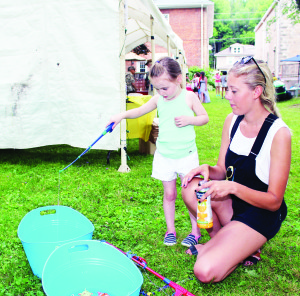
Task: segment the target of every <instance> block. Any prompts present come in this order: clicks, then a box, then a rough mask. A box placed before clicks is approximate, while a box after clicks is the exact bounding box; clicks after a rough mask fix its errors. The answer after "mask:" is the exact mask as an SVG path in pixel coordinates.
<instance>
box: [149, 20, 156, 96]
mask: <svg viewBox="0 0 300 296" xmlns="http://www.w3.org/2000/svg"><path fill="white" fill-rule="evenodd" d="M150 24H151V58H152V65H154V63H155V61H156V60H155V39H154V18H153V16H152V15H150ZM154 95H156V89H155V88H154V87H153V96H154Z"/></svg>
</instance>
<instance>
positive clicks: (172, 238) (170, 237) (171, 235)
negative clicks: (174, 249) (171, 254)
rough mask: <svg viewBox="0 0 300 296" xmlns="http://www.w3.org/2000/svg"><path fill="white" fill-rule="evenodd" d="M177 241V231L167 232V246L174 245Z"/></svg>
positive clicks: (165, 241)
mask: <svg viewBox="0 0 300 296" xmlns="http://www.w3.org/2000/svg"><path fill="white" fill-rule="evenodd" d="M176 243H177V241H176V232H166V235H165V239H164V244H165V245H167V246H173V245H175V244H176Z"/></svg>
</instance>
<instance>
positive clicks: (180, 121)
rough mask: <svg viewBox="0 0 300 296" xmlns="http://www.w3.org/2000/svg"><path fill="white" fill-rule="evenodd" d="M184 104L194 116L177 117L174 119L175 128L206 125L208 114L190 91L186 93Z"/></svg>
mask: <svg viewBox="0 0 300 296" xmlns="http://www.w3.org/2000/svg"><path fill="white" fill-rule="evenodd" d="M186 103H187V105H188V106H189V107H190V108H191V109H192V110H193V111H194V113H195V114H196V116H177V117H175V124H176V126H177V127H179V128H180V127H184V126H187V125H197V126H200V125H204V124H206V123H208V120H209V119H208V114H207V112H206V110H205V109H204V107H203V106H202V104H201V102H200V100H199V98H198V96H197V95H196V94H195V93H194V92H191V91H187V94H186Z"/></svg>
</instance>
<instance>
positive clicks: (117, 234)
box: [0, 93, 300, 296]
mask: <svg viewBox="0 0 300 296" xmlns="http://www.w3.org/2000/svg"><path fill="white" fill-rule="evenodd" d="M211 100H212V103H210V104H205V105H204V106H205V108H206V110H207V112H208V114H209V117H210V121H209V123H208V124H207V125H205V126H203V127H196V134H197V147H198V151H199V157H200V162H201V163H209V164H212V165H213V164H215V163H216V161H217V158H218V153H219V146H220V139H221V131H222V126H223V122H224V119H225V117H226V116H227V114H228V113H230V112H231V109H230V106H229V104H228V102H227V100H222V99H220V98H216V97H215V96H214V94H213V93H211ZM278 106H279V108H280V112H281V114H282V117H283V119H284V121H285V122H286V123H287V124H288V125H289V127H290V128H291V129H292V132H293V138H292V150H293V151H292V165H291V172H290V178H289V182H288V186H287V190H286V194H285V199H286V202H287V205H288V216H287V218H286V220H285V222H284V223H283V226H282V228H281V230H280V232H279V233H278V234H277V236H276V237H275V238H274V239H272V240H271V241H269V242H268V243H267V244H266V245H265V246H264V248H263V251H262V258H263V260H262V262H260V263H259V264H258V265H257V266H255V267H249V268H244V267H239V268H238V269H237V270H236V271H235V272H234V273H233V274H231V275H230V276H229V277H228V278H226V279H225V280H224V281H223V282H221V283H218V284H202V283H200V282H199V281H197V280H196V279H195V277H194V275H193V265H194V262H195V258H194V257H189V256H187V255H186V254H185V253H184V251H185V248H184V247H183V246H181V245H180V243H178V244H177V245H176V246H174V247H166V246H164V245H163V243H162V241H163V237H164V233H165V230H166V229H165V220H164V215H163V208H162V195H163V188H162V185H161V183H160V181H157V180H154V179H152V178H151V177H150V175H151V168H152V158H153V156H152V155H141V154H139V151H138V148H139V147H138V140H129V141H128V155H129V157H130V160H128V165H129V167H130V169H131V172H129V173H119V172H118V168H119V166H120V152H119V151H114V152H112V153H111V156H110V164H107V160H106V156H107V151H97V150H91V151H90V152H89V153H87V154H86V155H84V157H82V158H81V159H80V160H78V161H77V162H76V163H75V164H74V165H72V166H71V167H70V168H69V169H68V170H66V171H64V172H63V173H61V174H60V176H59V170H61V169H62V168H64V167H65V166H66V165H67V164H69V163H70V162H71V161H73V160H74V159H75V158H76V157H77V156H78V155H79V154H80V153H81V152H82V151H83V150H82V149H78V148H72V147H69V146H66V145H60V146H48V147H41V148H34V149H26V150H14V149H2V150H0V163H1V166H0V190H1V208H0V262H1V267H0V295H5V296H8V295H13V296H17V295H44V293H43V289H42V284H41V281H40V279H39V278H37V277H35V276H34V275H33V274H32V272H31V269H30V265H29V263H28V261H27V259H26V255H25V253H24V251H23V247H22V244H21V242H20V240H19V238H18V236H17V229H18V225H19V223H20V221H21V220H22V218H23V217H24V216H25V215H26V214H27V213H28V212H29V211H31V210H33V209H35V208H38V207H42V206H46V205H57V204H58V200H59V204H60V205H65V206H68V207H71V208H73V209H75V210H77V211H79V212H80V213H82V214H83V215H85V216H86V217H87V218H88V219H90V220H91V221H92V223H93V224H94V226H95V231H94V236H93V239H96V240H106V241H108V242H109V243H111V244H114V245H115V246H117V247H118V248H120V249H122V250H124V251H131V252H132V253H134V254H137V255H138V256H141V257H143V258H145V259H146V260H147V262H148V266H149V267H150V268H152V269H154V270H155V271H157V272H158V273H160V274H162V275H164V276H165V277H167V278H169V279H170V280H172V281H174V282H177V283H179V284H180V285H182V286H183V287H184V288H186V289H188V290H189V291H190V292H192V293H193V294H195V295H299V294H300V284H299V282H300V279H299V277H300V271H299V266H300V262H299V251H300V248H299V234H300V222H299V208H300V207H299V185H300V184H299V183H300V182H299V180H300V179H299V175H300V165H299V163H300V128H299V123H300V99H299V98H297V99H292V100H290V101H287V102H281V103H279V104H278ZM99 132H101V131H99ZM93 140H94V139H91V141H93ZM278 173H279V174H280V172H278ZM59 177H60V178H59ZM59 179H60V182H59ZM178 191H179V192H180V184H179V182H178ZM175 219H176V226H177V234H178V240H179V242H180V241H181V240H182V239H183V238H184V237H185V236H186V235H187V234H188V233H189V231H190V221H189V217H188V212H187V210H186V208H185V206H184V204H183V202H182V199H181V197H180V195H179V198H178V199H177V201H176V218H175ZM203 233H204V236H203V239H202V242H205V241H207V240H208V235H207V234H206V233H205V232H203ZM142 273H143V276H144V284H143V286H142V290H143V291H145V292H147V293H148V292H153V293H155V295H172V293H173V290H172V289H170V288H167V289H164V290H163V291H162V292H158V291H157V289H158V288H159V287H163V286H164V283H163V282H162V281H161V280H159V279H157V278H156V277H155V276H153V275H151V274H150V273H147V272H144V271H143V270H142ZM116 284H117V283H116ZM85 288H86V287H83V289H82V290H84V289H85ZM149 295H152V294H149ZM66 296H70V295H66Z"/></svg>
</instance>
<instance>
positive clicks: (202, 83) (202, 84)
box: [198, 72, 208, 103]
mask: <svg viewBox="0 0 300 296" xmlns="http://www.w3.org/2000/svg"><path fill="white" fill-rule="evenodd" d="M198 92H199V98H200V101H201V103H208V102H206V100H205V97H206V96H208V92H207V77H206V76H205V72H200V77H199V91H198Z"/></svg>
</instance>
